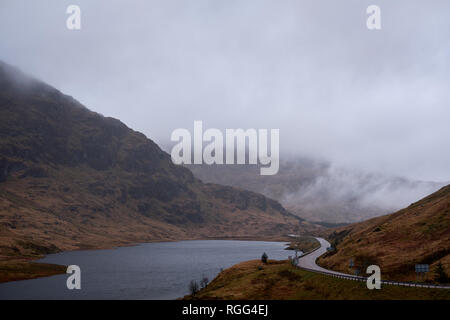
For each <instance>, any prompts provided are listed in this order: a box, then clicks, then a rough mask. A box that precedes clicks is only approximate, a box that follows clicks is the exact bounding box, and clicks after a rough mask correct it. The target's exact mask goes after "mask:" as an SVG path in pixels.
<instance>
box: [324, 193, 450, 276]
mask: <svg viewBox="0 0 450 320" xmlns="http://www.w3.org/2000/svg"><path fill="white" fill-rule="evenodd" d="M328 239H329V240H330V242H331V243H332V244H334V245H335V246H336V251H334V252H330V253H327V254H326V255H324V256H323V257H321V258H319V264H320V265H322V266H324V267H326V268H329V269H333V270H339V271H343V272H347V273H353V271H352V269H351V268H350V267H349V261H350V259H353V260H354V264H355V265H357V266H359V267H361V269H364V268H365V266H367V265H369V264H378V265H379V266H380V267H381V272H382V277H383V278H385V279H395V280H415V279H416V275H415V272H414V265H415V264H429V265H430V270H431V272H430V274H428V278H427V279H428V280H432V278H433V277H434V269H435V267H436V265H437V264H438V262H441V263H442V264H443V266H444V269H445V270H446V273H447V274H450V185H448V186H446V187H443V188H442V189H440V190H438V191H437V192H435V193H433V194H431V195H429V196H427V197H425V198H423V199H422V200H420V201H417V202H415V203H413V204H411V205H410V206H409V207H407V208H405V209H402V210H400V211H398V212H396V213H393V214H389V215H385V216H382V217H378V218H374V219H371V220H368V221H365V222H361V223H357V224H352V225H349V226H346V227H342V228H338V229H336V230H334V231H333V232H332V233H330V234H329V235H328Z"/></svg>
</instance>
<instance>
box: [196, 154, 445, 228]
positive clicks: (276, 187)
mask: <svg viewBox="0 0 450 320" xmlns="http://www.w3.org/2000/svg"><path fill="white" fill-rule="evenodd" d="M280 157H281V159H280V169H279V172H278V174H276V175H273V176H261V175H260V174H259V168H258V166H256V165H253V166H249V165H241V166H226V165H216V166H214V165H213V166H208V165H189V166H187V167H188V168H189V169H191V170H192V172H193V173H194V175H195V176H196V177H198V178H199V179H201V180H202V181H205V182H212V183H219V184H224V185H229V186H234V187H239V188H243V189H247V190H250V191H254V192H258V193H262V194H264V195H265V196H267V197H270V198H273V199H275V200H278V201H280V203H281V204H282V205H283V206H284V207H285V208H287V209H288V210H289V211H290V212H292V213H294V214H296V215H297V216H299V217H301V218H303V219H306V220H308V221H313V222H326V223H334V224H339V223H352V222H359V221H363V220H367V219H370V218H373V217H376V216H380V215H383V214H386V213H392V212H395V211H397V210H399V209H401V208H402V207H404V206H406V205H408V204H410V203H411V202H413V201H415V199H418V198H421V197H424V196H426V195H427V194H430V193H432V192H434V191H436V190H438V189H439V188H441V187H443V186H444V185H445V183H436V182H428V181H413V180H408V179H405V178H401V177H392V176H388V175H382V174H376V173H368V172H361V171H358V170H356V169H352V168H339V167H335V166H333V165H331V164H329V163H327V162H324V161H318V160H314V159H308V158H295V157H293V156H285V157H283V154H282V155H281V156H280Z"/></svg>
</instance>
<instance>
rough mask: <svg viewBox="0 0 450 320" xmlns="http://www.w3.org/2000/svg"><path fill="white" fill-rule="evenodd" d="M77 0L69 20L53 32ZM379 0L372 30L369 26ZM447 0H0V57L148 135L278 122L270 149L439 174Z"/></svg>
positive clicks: (449, 154) (447, 141)
mask: <svg viewBox="0 0 450 320" xmlns="http://www.w3.org/2000/svg"><path fill="white" fill-rule="evenodd" d="M69 4H78V5H80V7H81V9H82V30H81V31H69V30H67V29H66V28H65V19H66V17H67V15H66V14H65V9H66V7H67V6H68V5H69ZM369 4H378V5H379V6H380V7H381V10H382V28H383V29H382V30H381V31H368V30H367V29H366V27H365V19H366V13H365V9H366V7H367V6H368V5H369ZM448 12H450V3H449V2H448V1H444V0H442V1H439V0H437V1H433V3H432V4H431V3H429V2H426V1H418V0H417V1H412V0H397V1H387V0H377V1H375V2H374V1H365V0H345V1H332V0H324V1H317V0H314V1H313V0H307V1H294V0H283V1H268V0H258V1H256V0H242V1H237V0H227V1H213V0H197V1H175V0H159V1H118V0H115V1H111V0H108V1H106V0H99V1H91V0H83V1H81V0H78V1H56V0H53V1H51V0H40V1H32V2H31V1H23V0H3V1H2V2H1V4H0V39H1V41H0V59H3V60H5V62H8V63H11V64H14V65H16V66H18V67H20V68H22V69H23V70H24V71H26V72H29V73H31V74H33V75H34V76H36V77H38V78H40V79H42V80H44V81H46V82H48V83H50V84H51V85H54V86H55V87H57V88H58V89H60V90H61V91H63V92H65V93H67V94H69V95H72V96H74V97H75V98H76V99H78V100H79V101H81V102H82V103H84V104H86V106H87V107H89V108H91V109H93V110H94V111H98V112H100V113H102V114H104V115H108V116H113V117H117V118H119V119H121V120H122V121H124V122H125V123H126V124H127V125H129V126H131V127H132V128H133V129H136V130H139V131H142V132H144V133H145V134H146V135H147V136H149V137H150V138H152V139H154V140H156V141H157V142H159V143H161V144H165V143H167V141H168V140H169V137H170V133H171V132H172V130H174V129H175V128H178V127H185V128H191V127H192V125H193V121H194V120H203V121H204V123H205V126H207V127H217V128H237V127H243V128H251V127H262V128H280V135H281V136H280V137H281V146H282V152H283V154H286V156H288V155H297V156H298V155H302V156H312V157H317V158H321V159H326V160H328V161H331V162H333V163H336V164H337V165H343V166H348V167H353V168H357V169H358V170H369V171H377V172H382V173H386V174H393V175H400V176H406V177H409V178H412V179H423V180H436V181H448V180H450V170H449V166H448V164H449V163H450V148H446V147H445V146H448V145H450V126H449V125H448V119H449V118H450V109H449V104H450V91H449V90H448V88H449V84H450V78H449V74H450V72H449V71H450V67H449V66H450V64H449V56H450V43H449V41H448V39H450V19H449V18H448Z"/></svg>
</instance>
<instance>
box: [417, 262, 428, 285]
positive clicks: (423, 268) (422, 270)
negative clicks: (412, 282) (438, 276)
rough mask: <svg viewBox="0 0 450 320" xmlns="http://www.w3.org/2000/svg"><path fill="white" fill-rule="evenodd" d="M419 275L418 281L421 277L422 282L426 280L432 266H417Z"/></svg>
mask: <svg viewBox="0 0 450 320" xmlns="http://www.w3.org/2000/svg"><path fill="white" fill-rule="evenodd" d="M415 269H416V273H417V281H419V277H420V276H422V281H423V280H424V278H425V273H427V272H430V265H428V264H416V266H415Z"/></svg>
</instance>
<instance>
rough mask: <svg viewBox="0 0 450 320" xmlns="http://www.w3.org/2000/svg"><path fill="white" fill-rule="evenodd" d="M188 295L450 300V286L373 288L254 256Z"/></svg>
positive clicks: (303, 298) (211, 296)
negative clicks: (253, 258)
mask: <svg viewBox="0 0 450 320" xmlns="http://www.w3.org/2000/svg"><path fill="white" fill-rule="evenodd" d="M184 299H187V300H189V299H230V300H233V299H244V300H256V299H269V300H289V299H295V300H306V299H313V300H323V299H346V300H349V299H351V300H386V299H389V300H391V299H394V300H410V299H432V300H434V299H440V300H442V299H445V300H450V290H443V289H425V288H409V287H399V286H389V285H383V286H382V289H381V290H369V289H367V287H366V283H365V282H355V281H349V280H343V279H337V278H333V277H329V276H325V275H321V274H317V273H313V272H308V271H303V270H299V269H296V268H294V267H293V266H291V265H290V263H289V262H287V261H269V263H267V264H263V263H262V262H261V261H259V260H252V261H247V262H243V263H240V264H237V265H235V266H233V267H231V268H229V269H226V270H224V271H223V272H221V273H220V274H219V275H218V276H217V277H216V278H215V279H214V280H213V281H212V282H211V283H210V284H209V285H208V286H207V287H206V288H205V289H203V290H201V291H200V292H198V293H197V294H196V295H195V296H186V297H184Z"/></svg>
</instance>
